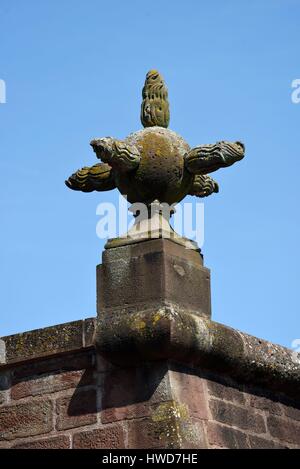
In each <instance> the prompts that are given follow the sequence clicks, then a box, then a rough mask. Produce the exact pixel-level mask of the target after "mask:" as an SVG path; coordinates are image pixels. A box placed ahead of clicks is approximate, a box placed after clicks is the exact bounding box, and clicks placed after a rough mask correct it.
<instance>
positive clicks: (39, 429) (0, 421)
mask: <svg viewBox="0 0 300 469" xmlns="http://www.w3.org/2000/svg"><path fill="white" fill-rule="evenodd" d="M52 407H53V404H52V402H51V401H50V400H36V401H31V402H26V403H20V404H16V405H8V406H6V407H2V408H0V441H3V440H14V439H15V438H25V437H28V436H34V435H40V434H42V433H48V432H50V431H51V430H52V429H53V418H52V415H53V414H52Z"/></svg>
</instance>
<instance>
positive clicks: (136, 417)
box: [0, 349, 300, 448]
mask: <svg viewBox="0 0 300 469" xmlns="http://www.w3.org/2000/svg"><path fill="white" fill-rule="evenodd" d="M220 382H222V383H223V384H221V383H220ZM299 408H300V405H299V402H298V403H296V402H293V401H289V400H287V399H286V398H285V397H284V396H276V397H275V396H274V395H272V394H268V393H267V392H266V391H262V390H259V389H254V388H253V389H251V388H249V387H245V386H242V385H241V386H238V385H237V384H236V383H233V382H232V381H227V382H225V381H224V380H223V378H222V379H221V377H220V376H211V375H208V374H206V375H205V374H203V373H202V374H201V375H200V373H199V372H197V373H196V374H193V373H191V372H190V371H189V370H188V369H186V368H178V367H177V368H176V367H174V366H173V367H172V370H169V369H168V366H167V365H166V364H160V363H155V362H153V363H152V364H149V365H145V366H144V367H142V368H138V369H134V368H133V369H128V370H121V369H118V368H112V367H111V368H109V369H108V367H107V365H105V363H104V362H103V360H102V359H101V358H99V357H96V355H95V353H94V351H93V350H92V349H89V350H86V351H84V352H80V353H76V354H74V353H73V354H69V355H64V356H61V357H57V358H50V359H43V360H36V361H33V362H28V363H25V364H19V365H16V366H10V367H8V368H3V369H2V370H1V371H0V447H1V448H10V447H13V448H164V447H179V446H181V447H186V448H187V447H192V448H195V447H196V448H197V447H199V448H200V447H202V448H206V447H209V448H284V447H299V448H300V410H299Z"/></svg>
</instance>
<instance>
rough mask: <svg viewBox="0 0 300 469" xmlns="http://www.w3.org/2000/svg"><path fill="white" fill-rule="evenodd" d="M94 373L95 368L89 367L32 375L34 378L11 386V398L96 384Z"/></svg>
mask: <svg viewBox="0 0 300 469" xmlns="http://www.w3.org/2000/svg"><path fill="white" fill-rule="evenodd" d="M93 375H94V373H93V370H91V369H88V370H79V371H68V372H65V373H63V372H61V373H56V374H50V375H49V374H46V375H43V376H42V377H35V378H34V377H32V379H28V380H26V381H20V382H18V383H16V384H14V385H13V386H12V388H11V398H12V399H22V398H23V397H27V396H38V395H42V394H50V393H54V392H58V391H61V390H63V389H69V388H75V387H77V388H78V387H81V386H88V385H93V384H95V382H94V376H93Z"/></svg>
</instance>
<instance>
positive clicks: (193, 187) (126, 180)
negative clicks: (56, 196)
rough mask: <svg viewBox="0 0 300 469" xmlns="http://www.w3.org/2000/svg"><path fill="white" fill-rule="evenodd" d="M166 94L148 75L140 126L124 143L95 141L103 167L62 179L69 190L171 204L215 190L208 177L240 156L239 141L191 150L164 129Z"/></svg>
mask: <svg viewBox="0 0 300 469" xmlns="http://www.w3.org/2000/svg"><path fill="white" fill-rule="evenodd" d="M169 119H170V114H169V103H168V92H167V88H166V86H165V84H164V81H163V78H162V76H161V75H160V74H159V72H158V71H156V70H151V71H150V72H148V73H147V76H146V81H145V85H144V88H143V102H142V106H141V122H142V124H143V126H144V127H145V128H144V129H143V130H139V131H138V132H135V133H133V134H130V135H129V136H128V137H127V138H126V139H125V140H117V139H115V138H112V137H104V138H97V139H94V140H92V141H91V143H90V144H91V146H92V148H93V150H94V151H95V153H96V156H97V158H99V159H100V160H101V161H102V163H98V164H96V165H94V166H92V167H84V168H82V169H80V170H78V171H77V172H76V173H74V174H73V175H72V176H70V178H69V179H68V180H67V181H66V185H67V186H68V187H69V188H70V189H73V190H79V191H83V192H91V191H107V190H111V189H115V188H118V190H119V191H120V192H121V194H122V195H124V196H125V197H126V198H127V200H128V201H129V202H130V203H135V202H141V203H144V204H146V205H147V206H151V204H152V203H153V202H154V201H158V202H159V203H167V204H170V205H171V204H176V203H177V202H180V201H181V200H182V199H183V198H184V197H185V196H187V195H194V196H196V197H207V196H209V195H211V194H212V193H214V192H218V191H219V187H218V184H217V183H216V182H215V181H214V180H213V179H212V178H211V177H210V176H208V173H212V172H214V171H216V170H218V169H219V168H224V167H227V166H231V165H232V164H233V163H235V162H236V161H239V160H241V159H242V158H243V157H244V149H245V148H244V145H243V144H242V143H241V142H234V143H230V142H225V141H221V142H218V143H216V144H212V145H199V146H197V147H195V148H192V149H191V148H190V147H189V145H188V143H187V142H186V141H185V140H184V139H183V138H182V137H181V136H179V135H178V134H177V133H175V132H173V131H172V130H169V129H167V127H168V125H169Z"/></svg>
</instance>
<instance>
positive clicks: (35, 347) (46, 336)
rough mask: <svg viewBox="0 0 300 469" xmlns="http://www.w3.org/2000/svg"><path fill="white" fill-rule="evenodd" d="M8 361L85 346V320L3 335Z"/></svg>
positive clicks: (23, 359) (42, 355) (37, 356)
mask: <svg viewBox="0 0 300 469" xmlns="http://www.w3.org/2000/svg"><path fill="white" fill-rule="evenodd" d="M3 340H4V342H5V344H6V363H7V364H9V363H14V362H18V361H25V360H28V359H30V358H39V357H44V356H47V355H53V354H55V353H62V352H67V351H69V350H75V349H80V348H83V346H84V345H83V321H74V322H70V323H66V324H61V325H58V326H53V327H46V328H44V329H37V330H34V331H30V332H24V333H22V334H15V335H11V336H7V337H3Z"/></svg>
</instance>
